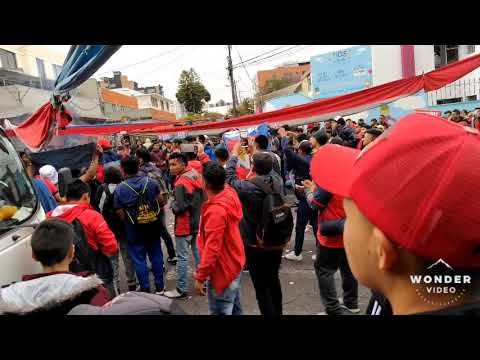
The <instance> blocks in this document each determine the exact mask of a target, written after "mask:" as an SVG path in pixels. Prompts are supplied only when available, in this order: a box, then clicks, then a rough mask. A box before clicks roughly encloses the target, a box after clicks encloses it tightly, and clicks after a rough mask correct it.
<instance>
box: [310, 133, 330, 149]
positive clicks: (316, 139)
mask: <svg viewBox="0 0 480 360" xmlns="http://www.w3.org/2000/svg"><path fill="white" fill-rule="evenodd" d="M309 141H310V144H311V145H312V153H313V154H315V153H316V152H317V151H318V149H320V148H321V147H322V146H323V145H325V144H326V143H327V142H328V135H327V132H326V131H325V129H321V130H318V131H316V132H315V133H314V134H313V136H311V137H310V140H309Z"/></svg>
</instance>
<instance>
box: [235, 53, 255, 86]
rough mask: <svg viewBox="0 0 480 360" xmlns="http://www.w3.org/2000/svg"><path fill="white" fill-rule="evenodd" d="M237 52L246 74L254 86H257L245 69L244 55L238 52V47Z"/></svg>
mask: <svg viewBox="0 0 480 360" xmlns="http://www.w3.org/2000/svg"><path fill="white" fill-rule="evenodd" d="M235 50H237V54H238V58H239V59H240V62H241V63H242V66H243V69H244V70H245V73H246V74H247V76H248V78H249V79H250V81H251V82H252V85H253V86H255V83H254V82H253V80H252V78H251V77H250V74H249V73H248V70H247V68H246V67H245V65H244V63H243V60H242V55H240V51H239V50H238V46H235Z"/></svg>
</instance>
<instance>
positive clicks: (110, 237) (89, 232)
mask: <svg viewBox="0 0 480 360" xmlns="http://www.w3.org/2000/svg"><path fill="white" fill-rule="evenodd" d="M47 218H58V219H61V220H64V221H66V222H68V223H72V222H73V221H74V220H75V219H78V221H80V223H81V224H82V226H83V229H84V231H85V236H86V238H87V243H88V245H89V246H90V247H91V248H92V250H93V251H97V250H100V251H101V252H102V253H104V254H105V255H107V256H113V255H115V254H116V253H117V252H118V244H117V240H116V239H115V235H114V234H113V232H112V231H111V230H110V228H109V227H108V225H107V223H106V222H105V219H104V218H103V216H102V214H100V213H99V212H97V211H95V210H94V209H93V207H92V206H91V205H90V204H69V205H60V206H58V207H57V208H56V209H55V210H53V211H50V212H49V213H48V214H47Z"/></svg>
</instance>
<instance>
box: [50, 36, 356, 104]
mask: <svg viewBox="0 0 480 360" xmlns="http://www.w3.org/2000/svg"><path fill="white" fill-rule="evenodd" d="M48 46H49V47H51V48H53V49H55V50H58V51H61V52H63V53H65V55H66V54H67V52H68V49H69V47H70V45H48ZM351 46H354V45H297V46H296V47H295V45H234V46H233V48H232V63H233V64H234V65H235V64H238V63H240V62H241V61H240V57H241V58H242V60H243V61H245V62H246V60H248V59H251V58H254V57H255V59H254V60H252V62H253V61H258V60H259V59H261V58H263V57H267V56H271V55H274V54H276V53H278V52H282V51H285V52H282V53H281V54H278V55H275V56H272V57H271V58H269V59H265V60H262V61H259V62H258V63H256V64H252V65H250V66H246V71H245V69H244V68H243V67H242V66H240V67H238V68H237V69H235V70H234V78H235V80H236V82H237V91H238V92H239V96H240V99H243V98H245V97H248V96H252V94H253V85H252V80H253V81H255V77H256V73H257V71H260V70H268V69H271V68H273V67H275V66H276V65H280V64H283V63H285V62H287V61H309V60H310V57H311V56H314V55H318V54H322V53H327V52H330V51H335V50H339V49H344V48H347V47H351ZM292 48H293V49H292ZM277 49H278V50H277ZM289 49H291V50H289ZM266 52H268V53H267V54H265V55H263V56H260V57H258V58H256V56H258V55H261V54H263V53H266ZM239 54H240V56H239ZM227 55H228V51H227V46H226V45H124V46H122V47H121V48H120V50H118V51H117V52H116V53H115V54H114V55H113V56H112V57H111V58H110V59H109V60H108V61H107V63H105V64H104V65H103V66H102V68H101V69H100V70H99V71H98V72H97V73H96V74H95V75H94V77H96V78H100V77H103V76H109V77H111V76H113V75H112V72H113V71H116V70H118V71H121V72H122V74H124V75H127V76H128V79H129V80H133V81H136V82H137V83H138V85H139V86H141V87H143V86H150V85H158V84H160V85H162V86H163V89H164V92H165V95H166V96H167V97H168V98H170V99H172V100H174V99H175V93H176V91H177V86H178V79H179V77H180V73H181V72H182V70H187V69H190V68H194V69H195V71H196V72H197V73H198V75H199V76H200V78H201V79H202V81H203V84H204V85H205V87H206V88H207V90H208V91H209V92H210V94H211V97H212V99H211V102H217V101H219V100H220V99H223V100H225V101H231V99H232V95H231V90H230V87H227V85H228V84H229V81H228V75H227V70H226V67H227ZM137 63H138V64H137ZM247 72H248V74H247Z"/></svg>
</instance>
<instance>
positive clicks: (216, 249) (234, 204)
mask: <svg viewBox="0 0 480 360" xmlns="http://www.w3.org/2000/svg"><path fill="white" fill-rule="evenodd" d="M242 217H243V213H242V204H241V203H240V200H239V198H238V195H237V193H236V191H235V190H233V189H232V188H231V187H230V186H228V185H226V186H225V189H224V190H223V191H222V192H220V193H219V194H217V195H215V196H213V197H211V198H209V199H208V200H207V201H206V202H205V203H204V205H203V208H202V215H201V218H200V225H201V226H200V229H201V230H200V236H199V238H198V243H197V244H198V249H199V251H200V258H201V262H200V265H199V267H198V270H197V272H196V274H195V278H196V279H197V280H198V281H205V280H206V279H207V278H210V280H211V282H212V284H213V287H214V288H215V291H216V293H217V295H219V294H221V293H222V292H223V291H224V290H225V289H226V288H227V287H228V286H229V285H230V284H231V283H232V281H233V280H235V279H236V278H237V277H238V275H239V274H240V272H241V271H242V268H243V266H244V265H245V249H244V245H243V242H242V238H241V237H240V230H239V224H240V221H241V220H242Z"/></svg>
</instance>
